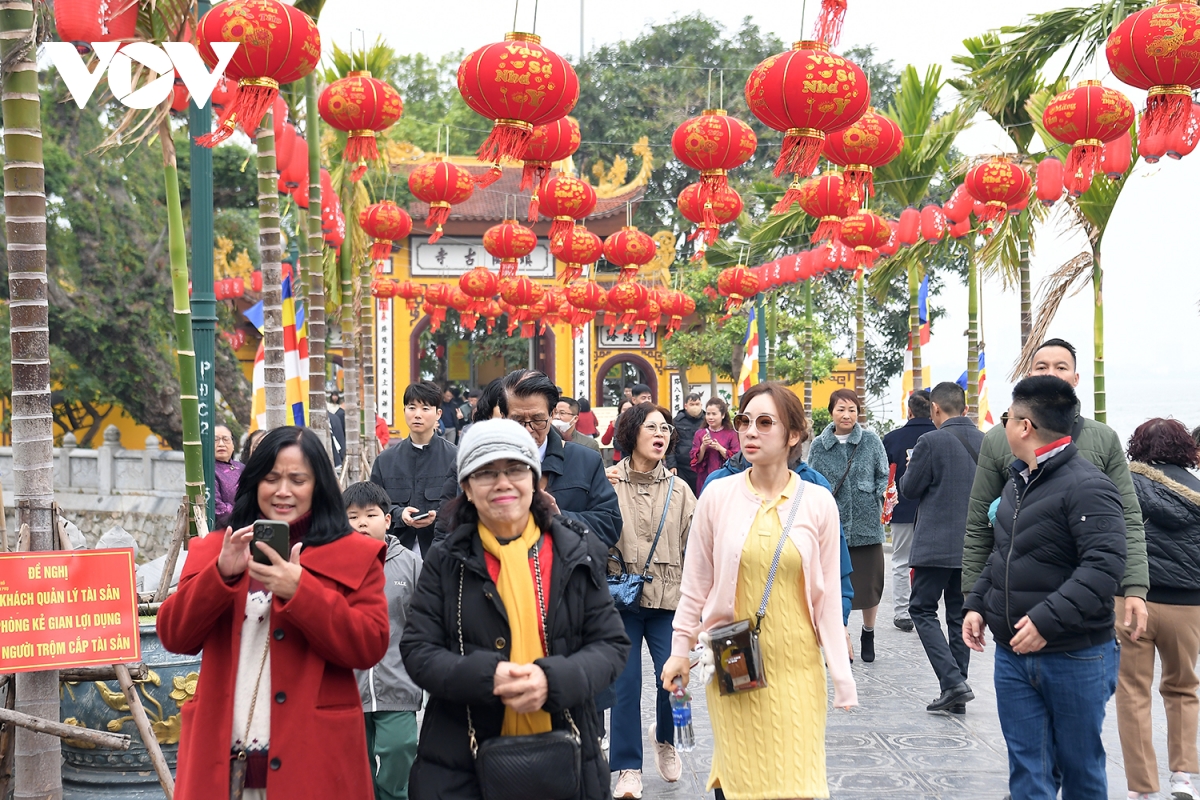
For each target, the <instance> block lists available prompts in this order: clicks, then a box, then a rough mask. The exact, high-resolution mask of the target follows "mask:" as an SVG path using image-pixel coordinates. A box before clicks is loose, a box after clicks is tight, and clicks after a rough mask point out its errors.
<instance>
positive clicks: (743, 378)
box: [738, 308, 758, 392]
mask: <svg viewBox="0 0 1200 800" xmlns="http://www.w3.org/2000/svg"><path fill="white" fill-rule="evenodd" d="M742 349H743V350H745V351H746V355H745V357H744V358H743V359H742V374H741V375H740V376H738V391H739V392H744V391H746V390H748V389H749V388H750V387H751V386H753V385H754V384H755V383H756V382H757V380H758V325H756V324H755V318H754V309H753V308H751V309H750V316H749V318H748V319H747V321H746V338H745V339H744V340H743V341H742Z"/></svg>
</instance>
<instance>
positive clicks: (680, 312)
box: [659, 289, 696, 339]
mask: <svg viewBox="0 0 1200 800" xmlns="http://www.w3.org/2000/svg"><path fill="white" fill-rule="evenodd" d="M659 308H660V309H662V313H663V314H664V315H666V317H667V335H666V338H668V339H670V338H671V335H672V334H673V333H675V331H677V330H679V328H680V326H682V325H683V318H684V317H689V316H691V315H692V314H694V313H696V301H695V300H693V299H692V298H691V297H689V296H688V295H686V294H684V293H683V292H681V291H679V290H678V289H672V290H670V291H668V292H664V293H663V297H662V300H661V301H660V302H659Z"/></svg>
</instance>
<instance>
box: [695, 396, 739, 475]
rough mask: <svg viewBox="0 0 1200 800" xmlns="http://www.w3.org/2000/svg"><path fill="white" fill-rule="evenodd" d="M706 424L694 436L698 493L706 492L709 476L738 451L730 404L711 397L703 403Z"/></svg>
mask: <svg viewBox="0 0 1200 800" xmlns="http://www.w3.org/2000/svg"><path fill="white" fill-rule="evenodd" d="M704 423H705V424H704V426H703V427H702V428H700V430H698V431H696V435H695V437H694V438H693V439H692V469H693V470H695V471H696V488H697V490H698V491H697V492H696V494H698V495H699V494H701V493H703V492H704V482H705V481H706V480H708V476H709V475H711V474H713V473H714V472H716V471H717V470H719V469H720V468H721V467H722V466H724V464H725V461H726V460H728V458H729V457H730V456H731V455H733V454H734V453H736V452H738V450H739V448H740V445H739V444H738V435H737V433H736V432H734V430H733V425H732V424H730V422H729V404H728V403H726V402H725V401H724V400H722V399H721V398H719V397H710V398H709V400H708V403H707V404H706V405H705V406H704Z"/></svg>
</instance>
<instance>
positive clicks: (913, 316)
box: [908, 262, 925, 392]
mask: <svg viewBox="0 0 1200 800" xmlns="http://www.w3.org/2000/svg"><path fill="white" fill-rule="evenodd" d="M918 267H919V265H918V264H917V263H915V262H913V263H910V264H909V266H908V337H909V339H910V340H911V341H912V372H913V377H912V380H913V391H914V392H919V391H921V390H922V389H924V388H925V376H924V374H923V369H922V365H921V280H920V276H919V275H918V274H917V269H918Z"/></svg>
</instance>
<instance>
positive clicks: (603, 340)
mask: <svg viewBox="0 0 1200 800" xmlns="http://www.w3.org/2000/svg"><path fill="white" fill-rule="evenodd" d="M654 337H655V331H646V334H645V336H644V337H643V338H642V339H640V340H639V339H638V335H637V334H636V333H634V332H633V331H632V330H628V331H625V332H624V333H621V329H620V328H604V327H599V328H597V333H596V338H597V340H598V341H597V343H596V344H597V346H598V347H599V348H600V349H602V350H653V349H654Z"/></svg>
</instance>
